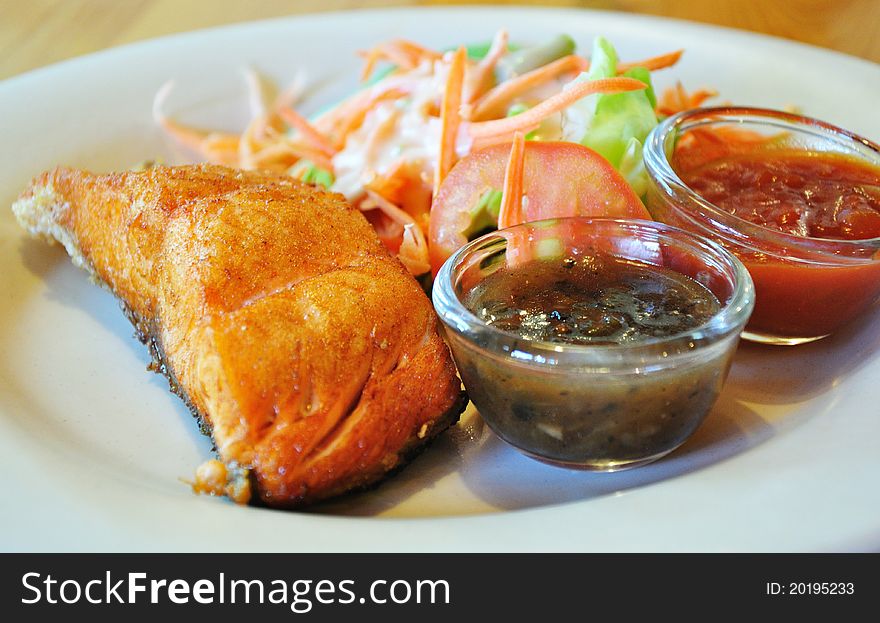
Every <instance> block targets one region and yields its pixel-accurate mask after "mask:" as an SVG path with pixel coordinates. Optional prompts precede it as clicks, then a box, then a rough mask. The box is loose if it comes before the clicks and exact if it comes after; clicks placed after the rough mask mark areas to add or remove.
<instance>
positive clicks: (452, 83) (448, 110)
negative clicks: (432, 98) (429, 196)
mask: <svg viewBox="0 0 880 623" xmlns="http://www.w3.org/2000/svg"><path fill="white" fill-rule="evenodd" d="M466 60H467V51H466V50H465V48H464V47H460V48H458V50H457V51H456V52H455V55H454V56H453V57H452V62H451V64H450V66H449V77H448V78H447V79H446V89H445V90H444V92H443V104H442V107H441V110H440V123H441V130H440V150H439V155H438V157H437V168H436V169H435V170H434V196H435V197H436V196H437V192H438V191H439V190H440V184H441V183H442V182H443V179H444V178H445V177H446V174H447V173H449V170H450V169H451V168H452V165H453V164H455V144H456V140H457V139H458V128H459V126H460V125H461V110H460V109H461V95H462V88H463V86H464V66H465V61H466Z"/></svg>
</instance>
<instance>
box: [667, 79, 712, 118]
mask: <svg viewBox="0 0 880 623" xmlns="http://www.w3.org/2000/svg"><path fill="white" fill-rule="evenodd" d="M716 95H718V92H717V91H713V90H712V89H699V90H697V91H694V92H693V93H690V94H689V93H688V92H687V91H685V88H684V86H682V84H681V82H676V83H675V86H674V87H670V88H668V89H666V90H665V91H664V92H663V95H662V97H661V98H660V101H659V102H657V112H658V113H660V114H661V115H667V116H668V115H674V114H675V113H679V112H682V111H685V110H690V109H691V108H697V107H699V106H701V105H702V104H703V102H705V101H706V100H707V99H709V98H710V97H715V96H716Z"/></svg>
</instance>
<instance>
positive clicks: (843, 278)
mask: <svg viewBox="0 0 880 623" xmlns="http://www.w3.org/2000/svg"><path fill="white" fill-rule="evenodd" d="M696 128H702V129H710V130H711V129H719V128H727V129H736V130H747V131H749V132H755V133H758V134H762V135H765V136H768V137H770V136H772V137H774V139H775V140H774V141H773V144H774V146H776V147H779V148H783V149H803V150H805V151H810V152H830V153H834V154H842V155H846V156H849V157H853V158H859V159H863V160H864V161H865V162H867V163H869V164H873V165H875V166H880V146H878V145H877V144H875V143H873V142H871V141H869V140H868V139H865V138H862V137H860V136H857V135H855V134H853V133H851V132H849V131H847V130H844V129H842V128H838V127H836V126H833V125H831V124H828V123H825V122H822V121H818V120H816V119H811V118H809V117H804V116H801V115H795V114H790V113H786V112H780V111H775V110H766V109H761V108H734V107H723V108H700V109H694V110H690V111H686V112H683V113H679V114H677V115H673V116H671V117H669V118H668V119H665V120H664V121H663V122H662V123H660V124H659V125H658V126H657V127H656V128H654V130H653V131H652V132H651V134H650V135H649V136H648V139H647V141H646V144H645V152H644V156H645V166H646V168H647V171H648V175H649V177H650V180H651V182H650V185H649V189H648V209H649V211H650V212H651V215H652V216H653V217H654V218H656V219H657V220H659V221H662V222H664V223H668V224H670V225H675V226H676V227H680V228H682V229H685V230H687V231H691V232H694V233H696V234H699V235H702V236H706V237H708V238H711V239H713V240H715V241H717V242H719V243H721V244H722V245H724V246H725V247H726V248H728V249H729V250H730V251H732V252H733V253H734V254H735V255H736V256H737V257H738V258H739V259H740V260H742V262H743V263H744V264H745V265H746V268H748V270H749V272H750V273H751V275H752V279H753V280H754V283H755V292H756V302H755V311H754V313H753V314H752V317H751V320H749V324H748V325H747V326H746V330H745V332H744V333H743V338H745V339H748V340H752V341H757V342H764V343H770V344H781V345H793V344H801V343H804V342H811V341H814V340H817V339H821V338H823V337H826V336H827V335H829V334H831V333H833V332H834V331H836V330H837V329H838V328H840V327H841V326H843V325H844V324H846V323H848V322H850V321H852V320H853V319H855V318H857V317H858V316H859V315H861V314H863V313H864V312H865V311H866V310H867V309H869V308H870V307H871V306H872V305H873V304H874V302H875V301H876V300H877V299H878V298H880V238H871V239H866V240H832V239H825V238H810V237H802V236H796V235H793V234H788V233H784V232H781V231H778V230H775V229H771V228H767V227H763V226H761V225H757V224H754V223H750V222H748V221H746V220H744V219H741V218H739V217H737V216H734V215H732V214H730V213H728V212H726V211H725V210H723V209H721V208H719V207H717V206H715V205H714V204H712V203H710V202H709V201H707V200H706V199H704V198H703V197H701V196H700V195H699V194H698V193H696V192H695V191H693V190H692V189H691V188H689V187H688V186H687V185H686V184H685V183H684V182H683V181H682V180H681V178H680V177H679V175H678V173H676V171H675V170H674V169H673V164H672V162H671V160H672V159H673V158H674V153H675V149H676V146H677V144H678V141H679V140H680V139H681V137H682V136H683V135H685V134H686V133H687V132H688V131H689V130H693V129H696Z"/></svg>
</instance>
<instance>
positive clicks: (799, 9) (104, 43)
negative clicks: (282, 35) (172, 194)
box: [0, 0, 880, 79]
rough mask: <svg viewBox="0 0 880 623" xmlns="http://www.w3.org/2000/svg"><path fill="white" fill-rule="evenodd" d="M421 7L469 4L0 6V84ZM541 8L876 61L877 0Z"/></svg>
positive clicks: (182, 0)
mask: <svg viewBox="0 0 880 623" xmlns="http://www.w3.org/2000/svg"><path fill="white" fill-rule="evenodd" d="M484 3H487V2H484ZM419 4H468V3H465V2H455V1H454V0H452V1H450V0H445V1H444V2H439V3H438V2H432V1H430V0H428V1H427V2H426V1H424V0H403V1H400V0H390V1H389V0H371V1H368V2H354V1H351V0H0V79H2V78H7V77H9V76H13V75H15V74H18V73H21V72H23V71H27V70H29V69H34V68H36V67H40V66H43V65H47V64H49V63H54V62H56V61H60V60H64V59H67V58H71V57H73V56H78V55H80V54H86V53H88V52H94V51H96V50H101V49H103V48H107V47H111V46H115V45H120V44H123V43H130V42H132V41H138V40H140V39H147V38H150V37H156V36H159V35H164V34H169V33H174V32H182V31H186V30H193V29H196V28H204V27H208V26H217V25H221V24H228V23H232V22H238V21H245V20H254V19H262V18H269V17H277V16H280V15H291V14H296V13H308V12H315V11H330V10H341V9H350V8H356V7H365V6H376V7H379V6H406V5H419ZM498 4H537V2H522V1H517V0H514V1H513V2H510V1H508V2H500V3H498ZM545 4H554V5H558V6H569V7H573V6H580V7H585V8H594V9H603V10H617V11H627V12H638V13H650V14H653V15H663V16H668V17H675V18H681V19H689V20H694V21H699V22H706V23H711V24H719V25H723V26H730V27H734V28H742V29H746V30H754V31H758V32H763V33H767V34H771V35H775V36H778V37H786V38H789V39H795V40H798V41H803V42H806V43H811V44H813V45H818V46H822V47H827V48H832V49H835V50H840V51H841V52H846V53H848V54H853V55H855V56H860V57H863V58H866V59H869V60H872V61H874V62H880V0H678V1H675V0H654V1H649V0H580V1H575V0H567V1H566V0H562V1H561V2H560V1H558V0H557V1H555V2H550V3H545Z"/></svg>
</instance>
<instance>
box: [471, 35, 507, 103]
mask: <svg viewBox="0 0 880 623" xmlns="http://www.w3.org/2000/svg"><path fill="white" fill-rule="evenodd" d="M507 40H508V35H507V31H506V30H504V29H501V30H499V31H498V32H497V33H496V34H495V38H494V39H493V40H492V46H491V47H490V48H489V52H488V53H487V54H486V56H485V57H484V58H483V60H481V61H480V62H479V63H477V66H476V67H475V68H474V77H473V79H472V81H471V92H470V93H469V94H468V96H467V97H466V98H465V100H466V101H467V102H468V103H469V104H473V103H474V102H475V101H476V99H477V98H478V97H480V96H481V95H482V94H483V93H484V92H485V91H486V89H488V88H490V85H491V82H492V74H493V72H494V71H495V66H496V65H497V64H498V61H499V60H501V57H502V56H504V55H505V54H507Z"/></svg>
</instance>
